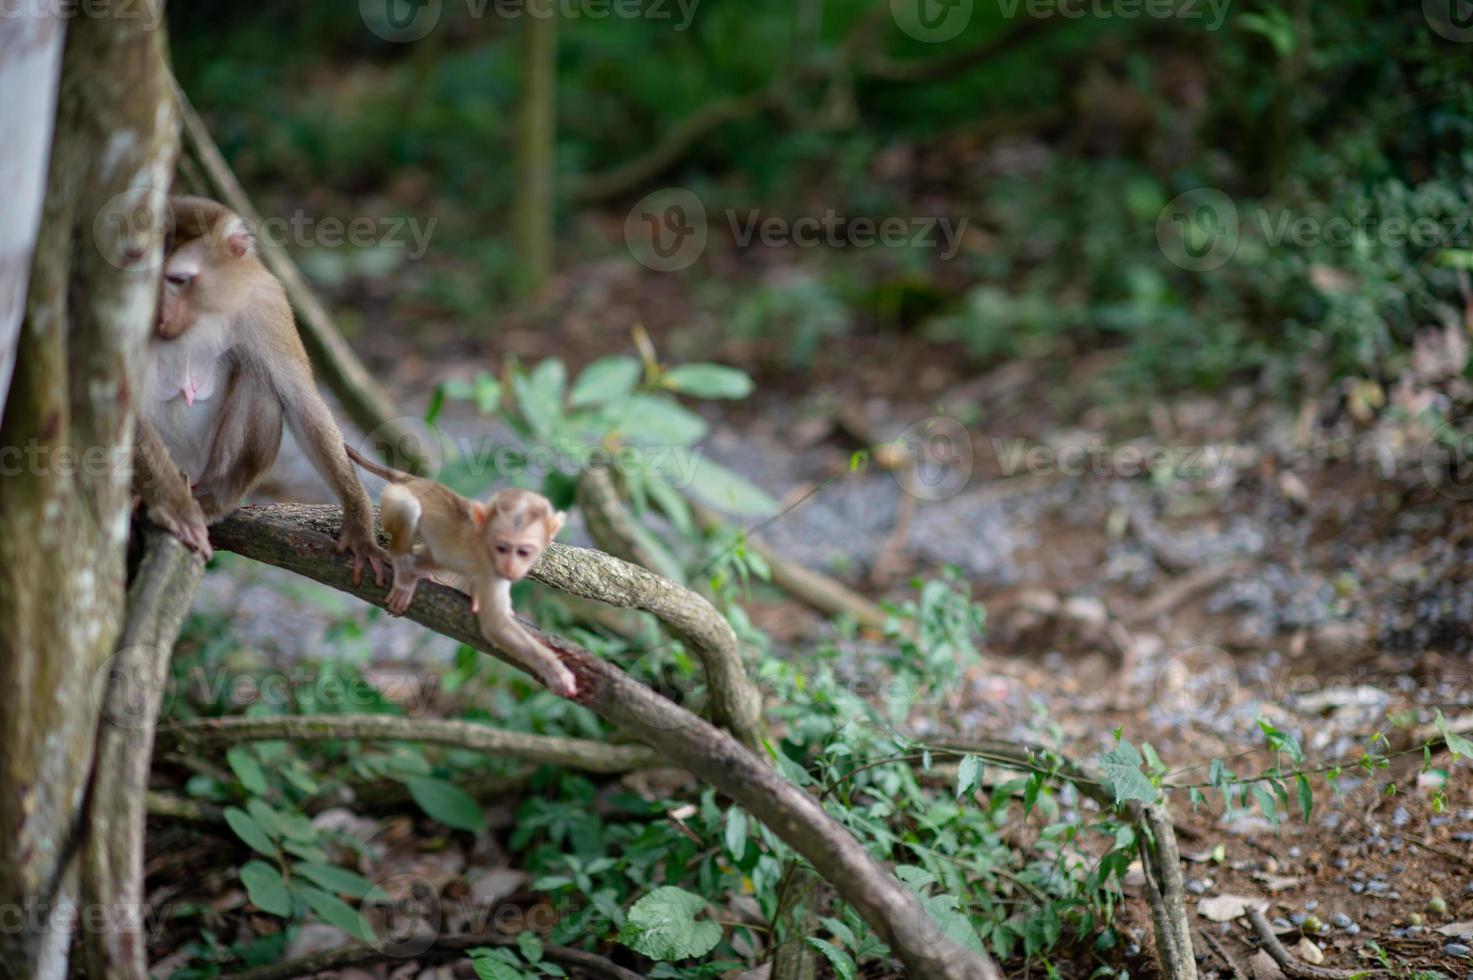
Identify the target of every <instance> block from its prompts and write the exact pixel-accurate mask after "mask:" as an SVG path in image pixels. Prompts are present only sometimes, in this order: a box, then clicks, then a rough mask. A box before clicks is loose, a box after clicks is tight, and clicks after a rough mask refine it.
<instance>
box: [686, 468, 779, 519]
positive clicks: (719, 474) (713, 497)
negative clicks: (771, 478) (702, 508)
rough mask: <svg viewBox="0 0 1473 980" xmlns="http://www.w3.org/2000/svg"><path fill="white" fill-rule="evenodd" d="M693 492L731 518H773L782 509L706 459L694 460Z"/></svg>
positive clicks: (732, 474)
mask: <svg viewBox="0 0 1473 980" xmlns="http://www.w3.org/2000/svg"><path fill="white" fill-rule="evenodd" d="M690 489H691V491H692V492H693V493H695V494H696V496H698V497H700V498H701V499H702V500H704V501H706V502H707V503H709V504H711V505H712V506H713V507H719V508H721V509H722V510H724V511H726V512H727V513H729V514H740V515H743V516H748V517H770V516H771V515H773V514H776V513H777V512H778V509H779V505H778V502H777V501H776V500H774V499H772V497H771V496H769V495H768V493H767V491H765V490H762V489H760V488H758V487H757V486H756V485H755V484H753V483H751V482H749V481H748V480H747V479H746V477H741V476H737V475H736V474H735V473H733V472H732V471H731V470H729V469H727V468H726V467H724V466H721V465H719V464H717V463H713V462H711V461H710V460H709V459H707V458H706V457H705V456H703V455H702V456H696V457H695V467H694V469H693V471H692V473H691V479H690Z"/></svg>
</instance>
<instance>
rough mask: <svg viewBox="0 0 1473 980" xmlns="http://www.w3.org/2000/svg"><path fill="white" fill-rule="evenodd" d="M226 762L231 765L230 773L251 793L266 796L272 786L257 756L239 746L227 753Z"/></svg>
mask: <svg viewBox="0 0 1473 980" xmlns="http://www.w3.org/2000/svg"><path fill="white" fill-rule="evenodd" d="M225 761H226V762H228V763H230V771H231V772H233V773H235V778H236V779H239V780H240V784H241V785H242V786H244V787H245V788H246V789H247V790H249V791H250V792H252V793H255V794H257V795H261V796H264V795H265V794H266V793H267V792H268V791H269V790H270V789H271V785H270V784H269V783H267V782H266V770H264V769H262V768H261V764H260V763H259V762H257V761H256V757H255V755H253V754H252V753H251V750H250V749H248V748H246V747H245V746H244V745H237V746H236V747H235V748H233V749H231V750H230V751H229V752H226V753H225Z"/></svg>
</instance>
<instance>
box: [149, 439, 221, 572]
mask: <svg viewBox="0 0 1473 980" xmlns="http://www.w3.org/2000/svg"><path fill="white" fill-rule="evenodd" d="M133 492H134V493H136V494H137V495H138V497H139V499H141V500H142V501H143V507H144V513H145V514H146V515H147V516H148V519H149V520H151V521H153V522H154V523H155V524H157V525H158V526H159V527H161V528H163V529H164V530H166V531H168V532H169V533H170V534H172V535H174V537H176V538H178V539H179V540H180V541H183V542H184V543H185V544H186V545H188V546H189V547H191V548H193V549H194V550H195V551H198V552H199V553H200V554H202V555H204V556H205V557H206V558H209V557H210V556H211V555H213V554H214V550H213V549H212V548H211V547H210V534H209V531H207V530H206V529H205V523H206V521H205V514H204V511H203V510H202V509H201V508H200V505H199V501H197V500H195V499H194V494H192V493H191V492H190V490H189V481H188V480H186V479H185V478H184V474H183V473H181V472H180V471H179V467H178V466H175V465H174V460H173V459H172V458H171V457H170V456H169V449H168V447H167V446H165V445H164V440H163V437H161V436H160V435H159V432H158V430H157V429H155V428H154V427H153V423H151V422H149V421H148V419H146V418H144V417H143V416H141V415H140V416H139V417H138V418H137V419H136V421H135V428H134V430H133Z"/></svg>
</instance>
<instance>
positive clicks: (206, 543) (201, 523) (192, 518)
mask: <svg viewBox="0 0 1473 980" xmlns="http://www.w3.org/2000/svg"><path fill="white" fill-rule="evenodd" d="M148 519H149V520H151V521H153V522H154V523H155V524H157V525H158V526H159V527H161V528H163V529H164V530H165V531H168V532H169V533H170V534H172V535H174V537H176V538H178V539H179V540H180V541H182V542H184V545H185V547H187V548H189V549H190V550H192V551H198V552H199V553H200V554H202V555H204V556H205V559H206V560H207V561H208V560H209V559H210V558H212V557H214V554H215V549H214V548H212V547H210V532H209V531H208V530H206V529H205V520H204V515H202V514H200V513H198V511H197V510H196V512H195V513H193V514H188V515H183V516H181V515H178V514H175V513H174V512H173V511H172V510H170V509H169V508H168V507H162V506H154V507H150V508H148Z"/></svg>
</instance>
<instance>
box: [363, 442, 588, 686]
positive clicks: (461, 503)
mask: <svg viewBox="0 0 1473 980" xmlns="http://www.w3.org/2000/svg"><path fill="white" fill-rule="evenodd" d="M344 449H346V450H347V453H348V456H349V457H350V458H351V459H352V460H353V462H355V463H357V464H358V465H359V466H361V467H363V468H364V469H365V470H367V471H368V472H370V473H372V474H374V475H375V476H379V477H382V478H383V479H385V480H387V481H389V483H388V486H386V487H384V491H383V494H382V496H380V497H379V518H380V520H382V521H383V525H384V530H385V531H387V532H388V533H389V556H390V559H391V561H392V564H393V570H394V584H393V586H392V587H391V588H390V589H389V595H388V598H387V599H386V600H385V602H384V605H385V606H387V607H388V610H389V612H391V613H393V614H394V615H396V616H402V615H404V612H405V611H406V610H407V609H408V608H409V604H410V602H412V601H413V600H414V590H415V587H416V586H418V585H419V580H420V579H422V578H429V577H430V573H431V572H433V571H435V570H436V569H443V570H445V571H449V572H454V573H456V574H458V575H461V576H464V577H465V579H466V580H467V581H468V582H469V583H470V593H471V611H472V612H474V613H476V614H477V618H478V620H479V622H480V625H481V632H482V633H483V634H484V635H485V636H486V638H487V639H488V640H490V641H491V642H493V643H495V644H496V645H497V646H498V647H500V648H501V649H502V650H505V651H506V652H507V653H509V654H511V655H512V656H514V657H516V658H517V659H518V660H520V661H521V662H522V663H523V664H524V665H526V666H527V667H528V668H530V669H531V670H532V672H533V673H535V674H536V675H537V676H538V677H540V678H541V679H542V682H543V683H544V684H546V685H547V688H548V690H550V691H552V692H553V693H554V694H559V695H561V696H563V697H565V698H571V697H573V696H574V695H576V694H577V693H578V682H577V679H576V678H575V677H574V676H573V672H572V671H570V670H569V669H568V668H567V667H565V666H564V665H563V663H562V661H560V660H558V658H557V656H556V655H555V654H554V653H553V652H552V651H551V650H549V649H548V648H547V647H546V646H544V645H543V644H542V643H539V642H538V641H537V640H536V639H535V638H533V636H532V634H531V633H528V632H527V630H526V629H525V628H524V627H523V626H522V624H521V623H519V622H517V620H516V617H515V615H514V614H513V612H512V608H511V586H512V583H513V582H518V581H521V580H522V579H523V578H525V577H526V575H527V573H528V572H529V571H531V570H532V566H533V565H535V564H537V559H538V558H540V557H542V553H543V552H544V551H546V550H547V545H548V543H549V542H551V541H552V539H553V538H554V537H556V536H557V533H558V531H560V530H562V526H563V521H564V520H565V519H566V517H567V515H566V514H564V513H563V512H562V511H558V510H553V507H552V504H551V503H550V502H549V501H548V499H547V498H546V497H544V496H542V495H541V494H539V493H533V492H532V491H530V490H520V489H515V488H508V489H506V490H501V491H498V492H497V493H496V494H495V495H494V496H492V497H491V499H489V500H487V501H486V502H485V503H484V504H483V503H480V502H478V501H474V500H467V499H466V498H465V497H462V496H461V495H460V494H458V493H456V492H455V491H454V490H451V489H450V488H449V487H447V486H445V485H443V484H440V483H436V482H435V481H434V480H426V479H424V478H423V477H417V476H413V475H411V474H409V473H404V472H401V471H400V470H395V469H390V468H389V467H387V466H381V465H379V464H378V463H375V462H374V461H373V460H371V459H368V458H366V457H365V456H363V455H362V454H361V453H359V452H357V451H356V450H354V449H353V448H352V447H351V446H345V447H344ZM416 537H417V538H418V539H419V540H420V541H421V542H422V543H423V545H424V548H423V551H422V552H421V554H419V555H417V556H416V555H415V553H414V542H415V539H416Z"/></svg>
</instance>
